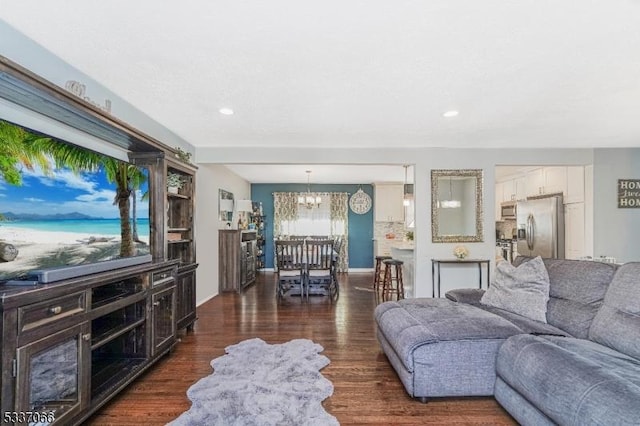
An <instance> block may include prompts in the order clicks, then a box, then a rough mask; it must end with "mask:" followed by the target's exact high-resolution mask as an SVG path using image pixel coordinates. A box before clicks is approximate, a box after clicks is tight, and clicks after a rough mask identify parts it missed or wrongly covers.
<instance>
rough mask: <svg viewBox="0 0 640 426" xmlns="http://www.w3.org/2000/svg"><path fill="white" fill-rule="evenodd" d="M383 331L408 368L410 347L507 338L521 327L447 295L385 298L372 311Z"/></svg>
mask: <svg viewBox="0 0 640 426" xmlns="http://www.w3.org/2000/svg"><path fill="white" fill-rule="evenodd" d="M374 317H375V320H376V322H377V324H378V329H379V332H380V333H382V334H383V335H384V336H385V338H386V339H387V341H388V342H389V344H390V345H391V347H392V348H393V350H394V351H395V353H396V354H397V355H398V358H399V359H400V360H401V361H402V363H403V364H404V366H405V368H406V369H407V370H408V371H413V351H414V350H415V349H416V348H418V347H420V346H422V345H427V344H430V343H436V342H439V341H450V340H460V339H464V340H475V339H506V338H507V337H509V336H512V335H514V334H518V333H521V332H522V330H520V328H518V327H516V326H515V325H513V324H512V323H511V322H509V321H507V320H506V319H504V318H501V317H500V316H498V315H495V314H492V313H490V312H486V311H484V310H482V309H478V308H476V307H474V306H472V305H466V304H463V303H456V302H452V301H451V300H448V299H431V298H420V299H403V300H400V301H398V302H384V303H381V304H380V305H378V306H377V307H376V309H375V311H374Z"/></svg>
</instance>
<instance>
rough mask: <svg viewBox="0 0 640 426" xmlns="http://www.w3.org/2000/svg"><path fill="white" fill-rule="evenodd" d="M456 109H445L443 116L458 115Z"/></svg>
mask: <svg viewBox="0 0 640 426" xmlns="http://www.w3.org/2000/svg"><path fill="white" fill-rule="evenodd" d="M458 114H459V113H458V111H447V112H445V113H444V114H442V115H443V116H444V117H447V118H450V117H455V116H456V115H458Z"/></svg>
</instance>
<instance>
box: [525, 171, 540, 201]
mask: <svg viewBox="0 0 640 426" xmlns="http://www.w3.org/2000/svg"><path fill="white" fill-rule="evenodd" d="M525 179H526V196H527V197H533V196H536V195H541V194H543V192H542V191H543V187H544V172H543V171H542V168H539V169H534V170H530V171H528V172H527V174H526V176H525Z"/></svg>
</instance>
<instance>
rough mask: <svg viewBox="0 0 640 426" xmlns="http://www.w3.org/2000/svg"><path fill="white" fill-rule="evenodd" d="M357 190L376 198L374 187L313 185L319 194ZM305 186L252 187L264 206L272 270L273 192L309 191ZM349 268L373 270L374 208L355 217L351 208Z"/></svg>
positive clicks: (351, 193) (287, 184) (254, 185)
mask: <svg viewBox="0 0 640 426" xmlns="http://www.w3.org/2000/svg"><path fill="white" fill-rule="evenodd" d="M358 188H362V190H363V191H364V192H366V193H367V194H369V196H370V197H371V199H373V186H372V185H368V184H367V185H342V184H331V185H329V184H327V185H321V184H314V185H313V188H312V190H313V191H317V192H348V193H349V196H351V195H353V194H355V193H356V191H357V190H358ZM306 191H307V184H304V183H255V184H251V200H252V201H259V202H261V203H262V210H263V214H264V215H265V216H266V218H265V221H266V224H265V241H266V250H265V254H266V259H265V260H266V267H267V268H273V193H274V192H306ZM349 267H350V268H372V267H373V207H372V208H371V210H369V211H368V212H367V213H366V214H355V213H354V212H352V211H351V209H349Z"/></svg>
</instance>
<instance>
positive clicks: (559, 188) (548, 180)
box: [542, 166, 567, 202]
mask: <svg viewBox="0 0 640 426" xmlns="http://www.w3.org/2000/svg"><path fill="white" fill-rule="evenodd" d="M542 173H543V177H544V183H543V185H542V193H543V194H556V193H558V192H561V193H563V194H566V193H567V168H566V167H565V166H553V167H544V168H543V169H542ZM565 202H566V201H565Z"/></svg>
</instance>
